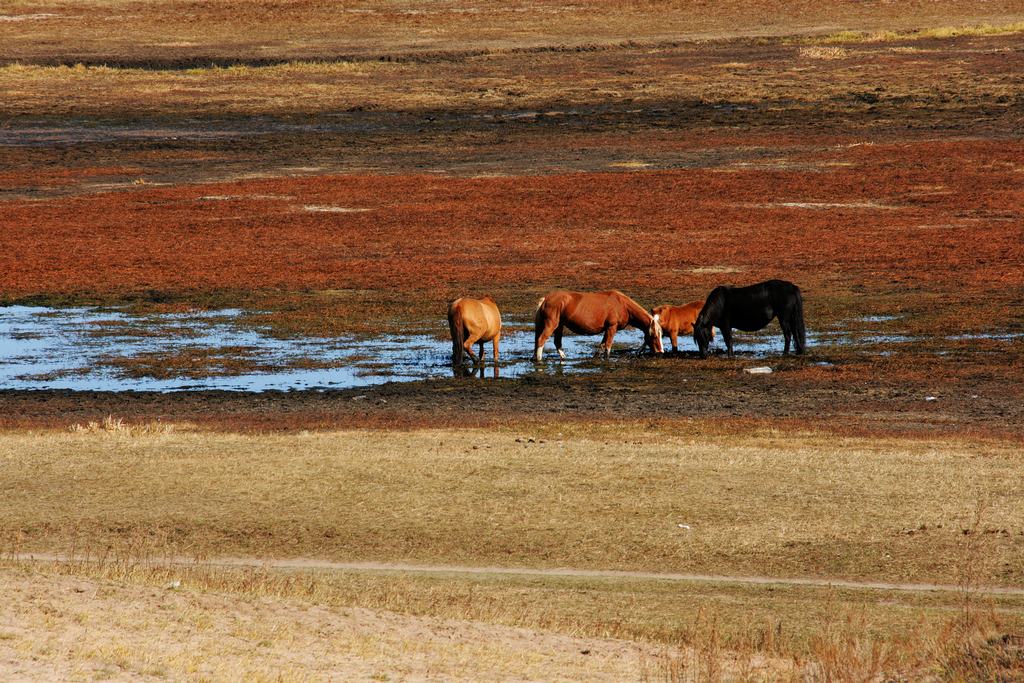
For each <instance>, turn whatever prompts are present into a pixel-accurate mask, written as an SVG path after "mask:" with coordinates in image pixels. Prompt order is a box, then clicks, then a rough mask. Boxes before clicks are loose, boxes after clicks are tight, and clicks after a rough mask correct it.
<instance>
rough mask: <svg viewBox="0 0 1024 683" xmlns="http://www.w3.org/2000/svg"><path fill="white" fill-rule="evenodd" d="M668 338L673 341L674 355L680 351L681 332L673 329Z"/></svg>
mask: <svg viewBox="0 0 1024 683" xmlns="http://www.w3.org/2000/svg"><path fill="white" fill-rule="evenodd" d="M668 336H669V337H670V338H671V339H672V353H676V352H677V351H679V330H677V329H674V328H673V329H672V330H670V331H669V333H668Z"/></svg>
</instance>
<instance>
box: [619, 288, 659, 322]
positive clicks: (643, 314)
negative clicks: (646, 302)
mask: <svg viewBox="0 0 1024 683" xmlns="http://www.w3.org/2000/svg"><path fill="white" fill-rule="evenodd" d="M615 294H617V295H618V296H621V297H622V298H623V299H624V300H625V302H626V308H627V309H629V311H630V313H632V314H633V315H635V316H637V317H638V318H640V319H641V320H644V321H646V322H648V323H649V322H650V319H651V318H653V317H654V316H653V315H652V314H651V313H649V312H648V311H647V309H646V308H644V307H643V306H641V305H640V304H638V303H637V302H636V301H634V300H633V299H630V298H629V297H628V296H626V295H625V294H623V293H622V292H620V291H619V290H617V289H616V290H615Z"/></svg>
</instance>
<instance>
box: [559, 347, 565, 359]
mask: <svg viewBox="0 0 1024 683" xmlns="http://www.w3.org/2000/svg"><path fill="white" fill-rule="evenodd" d="M558 357H559V358H561V359H562V360H565V351H563V350H562V349H558Z"/></svg>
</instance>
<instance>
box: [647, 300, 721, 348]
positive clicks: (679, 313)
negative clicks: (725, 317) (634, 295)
mask: <svg viewBox="0 0 1024 683" xmlns="http://www.w3.org/2000/svg"><path fill="white" fill-rule="evenodd" d="M702 308H704V302H703V301H691V302H690V303H688V304H685V305H683V306H656V307H654V308H653V309H651V313H652V314H654V315H656V316H658V321H659V322H660V323H661V329H662V330H663V331H664V332H666V333H667V334H668V336H669V338H670V339H671V340H672V350H673V351H678V350H679V334H680V333H682V334H693V323H694V321H695V320H697V315H699V314H700V309H702ZM713 338H714V333H712V339H713Z"/></svg>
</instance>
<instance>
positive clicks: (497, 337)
mask: <svg viewBox="0 0 1024 683" xmlns="http://www.w3.org/2000/svg"><path fill="white" fill-rule="evenodd" d="M499 339H501V333H500V332H499V333H498V334H496V335H494V364H495V365H497V364H498V346H499V344H498V340H499ZM481 355H483V354H482V353H481Z"/></svg>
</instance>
